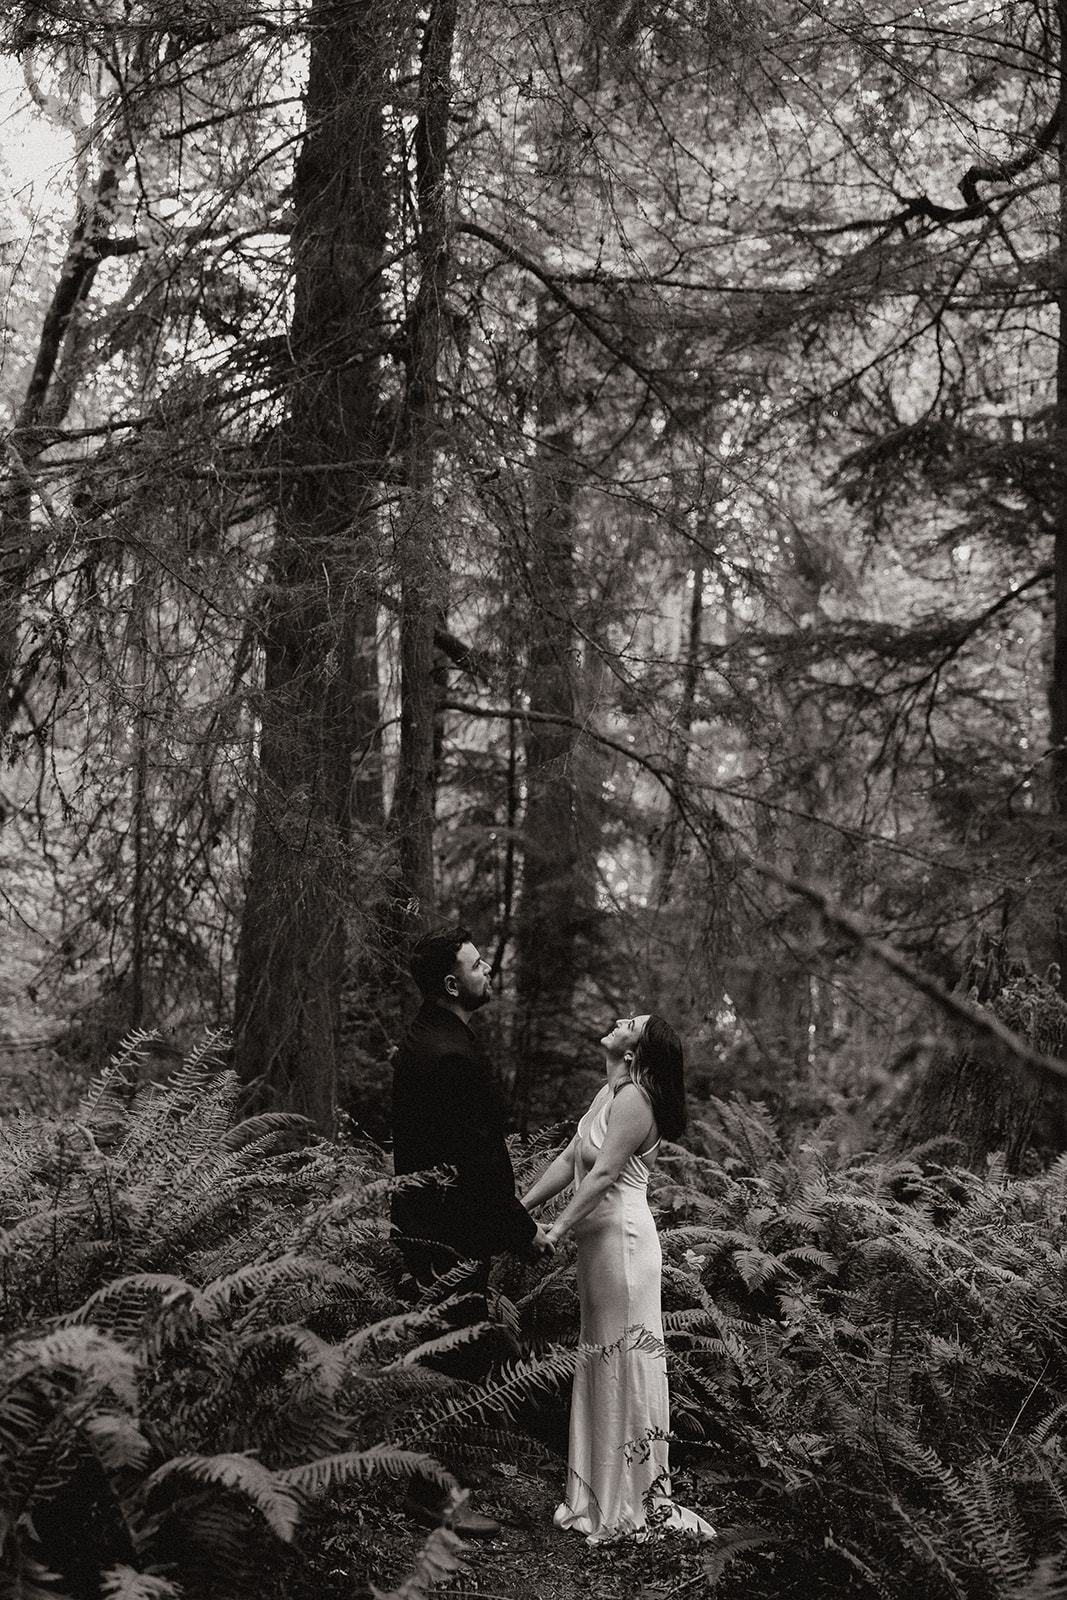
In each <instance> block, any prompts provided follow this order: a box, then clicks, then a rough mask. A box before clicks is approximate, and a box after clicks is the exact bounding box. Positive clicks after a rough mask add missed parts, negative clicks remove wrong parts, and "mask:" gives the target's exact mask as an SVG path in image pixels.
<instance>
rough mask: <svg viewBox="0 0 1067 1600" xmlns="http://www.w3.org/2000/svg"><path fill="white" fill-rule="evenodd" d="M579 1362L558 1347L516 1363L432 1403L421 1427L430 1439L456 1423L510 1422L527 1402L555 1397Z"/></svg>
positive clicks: (572, 1352)
mask: <svg viewBox="0 0 1067 1600" xmlns="http://www.w3.org/2000/svg"><path fill="white" fill-rule="evenodd" d="M577 1361H578V1352H577V1351H576V1350H563V1349H560V1348H559V1347H558V1346H556V1347H554V1348H553V1349H551V1350H549V1351H548V1352H546V1354H544V1355H543V1356H539V1357H537V1359H536V1360H533V1361H517V1362H514V1363H512V1364H511V1365H510V1366H507V1367H505V1368H504V1369H503V1371H502V1372H501V1373H500V1374H499V1375H498V1376H496V1377H493V1378H491V1379H490V1380H489V1381H487V1382H486V1383H484V1384H479V1385H478V1386H477V1387H475V1388H473V1389H468V1390H466V1391H464V1393H463V1394H462V1395H460V1396H458V1397H456V1398H450V1397H445V1398H443V1399H442V1400H441V1401H440V1402H439V1403H438V1404H437V1405H436V1406H435V1405H434V1404H433V1403H432V1402H431V1403H430V1404H429V1405H428V1406H427V1407H426V1409H425V1411H424V1412H423V1414H422V1427H421V1428H420V1429H419V1430H418V1431H420V1432H421V1431H422V1429H425V1432H426V1433H427V1434H429V1435H433V1434H440V1433H441V1432H442V1431H443V1430H445V1429H450V1428H452V1427H454V1426H455V1425H456V1424H457V1423H464V1422H477V1423H479V1424H482V1423H485V1422H486V1421H487V1420H488V1419H489V1418H499V1417H506V1418H507V1419H508V1420H509V1421H513V1420H514V1419H515V1417H516V1415H517V1414H518V1412H519V1410H520V1409H521V1408H522V1407H523V1406H525V1405H527V1404H528V1403H529V1402H530V1401H532V1400H535V1399H537V1398H539V1397H543V1396H544V1395H546V1394H556V1393H558V1391H559V1389H560V1387H561V1386H562V1385H563V1384H564V1383H566V1382H568V1381H569V1380H570V1379H572V1378H573V1376H574V1369H575V1366H576V1364H577ZM409 1437H412V1435H411V1434H409V1433H406V1432H404V1431H401V1432H400V1433H399V1434H398V1435H397V1439H396V1442H397V1443H403V1441H404V1440H405V1439H406V1438H409Z"/></svg>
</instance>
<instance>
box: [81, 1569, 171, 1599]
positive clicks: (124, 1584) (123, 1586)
mask: <svg viewBox="0 0 1067 1600" xmlns="http://www.w3.org/2000/svg"><path fill="white" fill-rule="evenodd" d="M100 1593H101V1596H102V1597H103V1600H181V1594H182V1591H181V1589H180V1588H179V1586H178V1585H177V1584H176V1583H172V1582H171V1580H170V1579H169V1578H163V1577H160V1576H159V1575H158V1574H156V1573H152V1572H137V1571H135V1569H134V1568H133V1567H126V1566H121V1565H120V1566H117V1567H109V1568H108V1570H107V1571H106V1572H102V1573H101V1574H100Z"/></svg>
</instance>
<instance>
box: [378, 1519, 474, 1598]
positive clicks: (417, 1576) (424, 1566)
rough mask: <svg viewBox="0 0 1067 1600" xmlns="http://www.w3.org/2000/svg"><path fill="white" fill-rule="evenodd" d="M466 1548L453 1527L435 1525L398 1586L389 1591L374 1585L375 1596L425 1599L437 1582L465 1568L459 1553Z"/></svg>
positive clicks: (446, 1579)
mask: <svg viewBox="0 0 1067 1600" xmlns="http://www.w3.org/2000/svg"><path fill="white" fill-rule="evenodd" d="M464 1548H465V1546H464V1544H463V1541H462V1540H461V1539H460V1538H458V1537H457V1535H456V1534H454V1533H453V1532H452V1530H451V1529H450V1528H434V1530H433V1532H432V1533H431V1534H430V1536H429V1538H428V1539H427V1540H426V1542H425V1543H424V1544H423V1546H422V1548H421V1550H420V1551H419V1553H418V1555H417V1557H416V1559H415V1566H414V1568H413V1569H412V1571H411V1572H410V1574H409V1575H408V1576H407V1577H406V1578H405V1579H404V1581H403V1582H402V1583H401V1585H400V1587H399V1588H398V1589H390V1590H389V1591H388V1592H386V1591H384V1590H382V1589H376V1588H375V1587H374V1585H373V1584H372V1585H371V1594H372V1595H373V1596H374V1600H426V1596H427V1595H428V1594H429V1593H430V1591H431V1590H432V1589H434V1588H436V1587H437V1585H438V1584H441V1583H447V1582H448V1581H449V1580H450V1579H452V1578H454V1577H455V1575H456V1573H457V1572H466V1570H467V1568H466V1566H465V1565H464V1563H463V1561H462V1560H461V1559H460V1556H459V1552H460V1551H461V1550H463V1549H464Z"/></svg>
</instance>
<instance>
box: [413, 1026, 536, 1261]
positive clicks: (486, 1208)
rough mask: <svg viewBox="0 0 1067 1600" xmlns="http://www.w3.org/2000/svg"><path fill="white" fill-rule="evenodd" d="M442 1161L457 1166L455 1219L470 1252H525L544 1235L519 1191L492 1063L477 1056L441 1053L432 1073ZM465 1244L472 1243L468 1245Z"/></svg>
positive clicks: (433, 1110)
mask: <svg viewBox="0 0 1067 1600" xmlns="http://www.w3.org/2000/svg"><path fill="white" fill-rule="evenodd" d="M426 1110H427V1115H434V1116H435V1117H437V1116H439V1117H440V1122H439V1125H438V1129H437V1133H438V1137H439V1141H440V1149H441V1160H442V1162H446V1163H447V1164H448V1165H450V1166H454V1167H455V1169H456V1196H455V1200H456V1205H455V1211H454V1218H455V1220H456V1221H457V1222H458V1223H460V1224H461V1225H463V1226H464V1227H465V1228H466V1231H467V1232H468V1233H469V1248H470V1250H471V1253H472V1254H475V1255H478V1254H483V1253H489V1254H495V1253H496V1252H497V1251H500V1250H518V1251H523V1250H525V1249H526V1248H527V1247H528V1246H530V1245H531V1244H533V1243H535V1241H536V1240H537V1239H538V1238H539V1237H540V1236H541V1235H542V1233H543V1230H541V1229H539V1228H538V1227H537V1224H536V1223H535V1222H534V1220H533V1218H532V1217H531V1216H530V1214H529V1212H528V1211H527V1210H526V1209H525V1207H524V1206H523V1205H522V1203H521V1201H520V1200H519V1198H518V1196H517V1194H516V1193H515V1173H514V1170H513V1168H512V1165H511V1156H510V1155H509V1153H508V1147H507V1144H506V1142H505V1139H504V1133H503V1127H502V1123H501V1118H500V1110H499V1101H498V1099H497V1093H496V1089H495V1087H494V1085H493V1082H492V1079H491V1077H490V1074H489V1068H488V1065H487V1064H486V1063H485V1062H484V1061H480V1060H478V1059H477V1058H475V1057H473V1056H463V1055H459V1054H454V1055H447V1056H443V1057H442V1058H441V1060H440V1062H439V1063H438V1066H437V1070H436V1071H435V1075H434V1104H433V1106H432V1107H430V1106H427V1108H426ZM463 1247H464V1248H467V1247H468V1245H467V1244H464V1246H463Z"/></svg>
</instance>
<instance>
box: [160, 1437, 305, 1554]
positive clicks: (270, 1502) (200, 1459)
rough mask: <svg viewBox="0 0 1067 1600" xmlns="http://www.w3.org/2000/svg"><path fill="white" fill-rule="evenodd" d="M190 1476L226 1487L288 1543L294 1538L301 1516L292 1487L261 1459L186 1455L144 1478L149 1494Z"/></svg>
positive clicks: (194, 1480)
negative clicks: (174, 1480) (173, 1481)
mask: <svg viewBox="0 0 1067 1600" xmlns="http://www.w3.org/2000/svg"><path fill="white" fill-rule="evenodd" d="M175 1478H178V1479H183V1478H188V1479H191V1480H192V1481H193V1482H194V1483H200V1484H204V1485H205V1486H206V1487H208V1488H213V1489H226V1490H228V1491H229V1492H231V1493H234V1494H238V1495H240V1496H241V1497H242V1498H243V1499H245V1500H247V1501H248V1502H249V1504H251V1505H253V1506H255V1508H256V1510H257V1511H258V1512H259V1513H260V1515H261V1516H262V1517H263V1519H264V1521H265V1522H266V1523H267V1525H268V1526H269V1527H270V1528H271V1529H272V1530H273V1531H274V1532H275V1533H276V1534H277V1535H278V1537H279V1539H284V1540H286V1542H288V1541H289V1540H291V1539H292V1537H293V1533H294V1532H295V1530H296V1525H297V1520H298V1518H299V1510H300V1508H299V1503H298V1500H297V1497H296V1494H295V1493H294V1491H293V1490H292V1488H291V1487H290V1486H289V1484H287V1483H286V1482H285V1481H284V1480H283V1479H280V1478H279V1475H278V1474H277V1473H275V1472H271V1471H270V1470H269V1468H267V1467H265V1466H264V1465H263V1464H262V1462H260V1461H257V1460H255V1458H254V1457H252V1456H243V1455H225V1454H224V1455H215V1456H202V1455H193V1454H190V1455H183V1456H174V1457H173V1458H172V1459H171V1460H170V1461H165V1462H164V1463H163V1465H162V1466H161V1467H157V1468H156V1470H155V1472H153V1473H151V1474H150V1476H149V1477H148V1478H146V1479H145V1484H144V1488H145V1493H146V1495H150V1494H151V1493H152V1491H153V1490H155V1489H158V1488H159V1487H160V1486H161V1485H162V1484H165V1483H170V1482H171V1480H173V1479H175Z"/></svg>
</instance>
